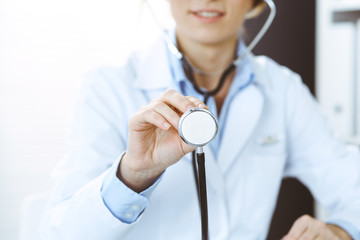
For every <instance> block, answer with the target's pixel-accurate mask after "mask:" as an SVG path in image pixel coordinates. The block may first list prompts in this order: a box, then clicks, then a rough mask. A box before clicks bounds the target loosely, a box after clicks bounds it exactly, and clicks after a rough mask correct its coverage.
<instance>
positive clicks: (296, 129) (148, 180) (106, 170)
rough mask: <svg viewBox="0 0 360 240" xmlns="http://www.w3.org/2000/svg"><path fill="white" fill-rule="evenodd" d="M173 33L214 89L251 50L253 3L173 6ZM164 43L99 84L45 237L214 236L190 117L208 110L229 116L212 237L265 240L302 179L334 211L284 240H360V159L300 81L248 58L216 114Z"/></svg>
mask: <svg viewBox="0 0 360 240" xmlns="http://www.w3.org/2000/svg"><path fill="white" fill-rule="evenodd" d="M169 2H170V5H171V8H172V13H173V16H174V18H175V20H176V22H177V26H176V29H175V31H174V33H173V38H174V40H175V41H176V42H177V45H178V47H179V48H180V49H181V51H182V53H183V54H184V55H185V56H186V58H187V59H188V60H189V62H191V65H192V67H193V68H194V69H195V68H196V69H200V70H201V71H202V73H200V74H199V73H196V72H193V74H194V76H195V79H196V81H197V83H198V84H199V85H200V86H201V87H202V88H203V89H213V88H214V86H216V85H217V82H218V81H219V76H220V75H221V74H222V72H223V71H224V69H225V68H226V67H227V66H228V65H229V63H231V61H233V60H234V56H236V55H238V54H239V53H241V52H242V51H243V50H244V49H245V47H246V46H245V45H244V43H243V42H242V41H241V38H239V37H238V36H239V34H238V33H239V29H240V28H241V27H242V24H243V21H244V19H245V15H246V14H247V13H248V12H250V11H252V10H253V9H254V8H255V9H256V8H258V7H261V5H262V3H261V1H253V0H212V1H210V0H206V1H195V0H169ZM187 77H188V76H187V75H186V74H185V73H184V70H183V68H182V64H181V62H180V61H179V60H178V59H177V58H175V57H174V56H173V55H172V54H171V53H170V52H169V50H168V48H167V46H166V43H165V42H164V41H163V40H159V41H158V42H157V44H155V45H154V46H153V47H152V48H151V49H148V50H147V51H142V52H138V53H134V54H133V55H132V56H131V57H130V58H129V59H128V61H127V62H126V63H124V64H123V65H122V66H120V67H111V68H101V69H99V70H97V71H94V72H92V73H90V74H89V75H88V79H89V80H88V81H87V83H86V84H85V86H84V88H83V91H82V95H81V97H80V99H79V102H78V106H77V109H76V111H75V117H74V125H73V128H72V131H71V134H70V135H69V138H68V145H69V150H68V154H67V156H66V157H65V158H64V160H63V161H61V162H60V163H59V165H58V166H57V168H56V169H55V171H54V174H53V175H54V180H55V185H54V193H53V196H52V199H51V201H50V203H49V206H48V207H47V210H46V212H45V214H44V217H43V220H42V224H41V232H42V235H43V238H44V239H61V240H65V239H86V240H90V239H109V240H110V239H114V240H115V239H134V240H138V239H156V240H162V239H187V240H191V239H200V234H201V231H200V212H199V205H198V199H197V193H196V187H195V183H194V176H193V170H192V163H191V151H192V150H194V148H193V147H191V146H189V145H187V144H186V143H184V142H183V141H182V140H181V139H180V137H179V135H178V133H177V123H178V121H179V118H180V115H181V114H182V113H183V112H185V111H186V110H188V109H191V108H194V107H200V108H208V109H209V110H210V111H211V112H213V113H214V114H215V115H216V116H217V117H218V121H219V128H220V132H219V135H218V137H217V139H216V140H215V141H213V142H211V143H210V144H209V145H208V146H206V147H205V148H204V152H205V154H206V171H207V181H208V183H207V184H208V186H207V188H208V210H209V231H210V238H211V239H212V240H215V239H216V240H224V239H229V240H230V239H233V240H235V239H251V240H253V239H265V238H266V236H267V232H268V228H269V224H270V220H271V217H272V213H273V210H274V207H275V203H276V199H277V195H278V192H279V188H280V183H281V180H282V178H284V177H287V176H292V177H295V178H298V179H299V180H300V181H301V182H302V183H304V184H305V185H306V186H307V187H308V188H309V189H310V191H311V192H312V194H313V195H314V197H315V198H316V200H318V201H319V202H320V203H321V204H322V205H323V206H325V207H326V208H327V209H328V210H329V211H330V213H331V215H330V218H329V220H328V222H326V223H323V222H321V221H318V220H316V219H313V218H311V217H309V216H303V217H301V218H299V219H298V220H297V221H296V222H295V223H294V225H293V226H292V228H291V229H289V233H288V234H287V235H286V236H284V239H351V238H354V239H360V155H359V152H358V151H357V150H356V149H349V148H347V147H346V146H345V145H344V144H343V143H341V142H340V141H338V140H337V139H336V138H335V137H334V136H333V135H332V133H331V130H330V129H329V127H328V125H327V122H326V120H325V119H324V117H323V116H322V115H321V114H320V111H319V108H318V106H317V103H316V102H315V100H314V99H313V97H312V96H311V94H310V93H309V91H308V89H307V88H306V87H305V86H304V85H303V84H302V82H301V79H300V77H299V76H298V75H297V74H295V73H293V72H291V71H290V70H288V69H287V68H285V67H282V66H280V65H278V64H277V63H275V62H273V61H272V60H270V59H269V58H267V57H255V56H252V55H248V56H247V57H246V59H244V60H243V62H242V63H241V64H240V65H238V66H237V68H236V69H235V71H233V72H232V74H230V75H229V76H228V77H227V79H226V82H225V85H224V86H223V88H222V89H221V91H220V92H219V93H218V94H216V95H215V96H213V97H210V98H209V101H208V103H207V105H206V106H205V104H204V103H203V102H202V101H201V100H202V99H203V97H202V96H201V95H200V94H199V93H197V92H196V91H195V90H194V88H193V87H192V85H191V83H190V82H189V81H188V80H187Z"/></svg>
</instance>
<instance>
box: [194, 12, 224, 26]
mask: <svg viewBox="0 0 360 240" xmlns="http://www.w3.org/2000/svg"><path fill="white" fill-rule="evenodd" d="M191 13H192V14H193V15H194V16H195V17H196V18H197V19H198V20H199V21H200V22H203V23H214V22H217V21H219V20H220V19H221V18H222V17H223V16H224V12H221V11H218V10H210V9H206V10H198V11H192V12H191Z"/></svg>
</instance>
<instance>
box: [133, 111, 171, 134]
mask: <svg viewBox="0 0 360 240" xmlns="http://www.w3.org/2000/svg"><path fill="white" fill-rule="evenodd" d="M153 126H156V127H158V128H160V129H162V130H165V131H167V130H168V129H169V128H170V127H171V125H170V123H169V122H167V121H166V119H165V118H164V117H163V116H161V114H159V113H157V112H155V111H154V110H153V109H151V108H146V109H144V110H143V111H139V112H137V113H135V114H134V115H133V116H132V118H131V119H130V123H129V129H130V130H134V131H142V130H146V129H147V128H150V127H153Z"/></svg>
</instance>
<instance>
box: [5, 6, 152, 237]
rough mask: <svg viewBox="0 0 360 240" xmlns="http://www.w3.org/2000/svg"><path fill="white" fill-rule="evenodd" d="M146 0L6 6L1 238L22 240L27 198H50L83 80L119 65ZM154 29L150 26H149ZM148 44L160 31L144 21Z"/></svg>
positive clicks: (130, 44)
mask: <svg viewBox="0 0 360 240" xmlns="http://www.w3.org/2000/svg"><path fill="white" fill-rule="evenodd" d="M139 5H140V4H139V0H136V1H135V0H131V1H126V0H102V1H91V0H87V1H86V0H62V1H51V0H0V190H1V198H0V239H17V238H18V232H19V222H20V206H21V203H22V201H23V199H24V197H25V196H27V195H28V194H31V193H34V192H44V191H49V190H50V186H51V182H50V172H51V169H52V168H53V166H54V164H55V163H56V162H58V161H59V160H60V159H61V158H62V156H63V155H64V149H65V148H64V138H65V136H66V133H67V129H68V128H69V122H70V121H69V119H70V113H71V108H72V106H73V102H74V100H75V96H76V92H77V88H78V86H79V84H80V79H81V75H82V74H83V73H84V72H86V71H87V70H89V69H91V68H94V67H96V66H99V65H109V64H111V65H117V64H119V62H121V59H122V58H124V57H125V56H126V55H127V54H128V53H129V51H130V49H131V48H132V47H133V46H134V45H136V44H139V43H140V44H141V43H142V42H144V40H145V39H143V38H141V37H140V38H139V37H136V34H135V33H136V31H135V30H134V27H135V24H136V22H138V20H139ZM144 22H147V25H146V26H143V24H144ZM144 22H142V23H141V24H140V26H142V27H141V28H140V29H142V30H144V29H146V32H145V33H143V35H147V38H146V40H148V39H149V38H150V39H154V38H155V37H156V35H157V33H156V32H157V31H156V27H154V25H152V24H151V23H149V21H144Z"/></svg>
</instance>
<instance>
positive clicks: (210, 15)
mask: <svg viewBox="0 0 360 240" xmlns="http://www.w3.org/2000/svg"><path fill="white" fill-rule="evenodd" d="M194 14H195V15H197V16H200V17H205V18H214V17H220V16H222V15H223V14H222V13H221V12H217V11H196V12H194Z"/></svg>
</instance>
